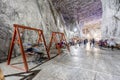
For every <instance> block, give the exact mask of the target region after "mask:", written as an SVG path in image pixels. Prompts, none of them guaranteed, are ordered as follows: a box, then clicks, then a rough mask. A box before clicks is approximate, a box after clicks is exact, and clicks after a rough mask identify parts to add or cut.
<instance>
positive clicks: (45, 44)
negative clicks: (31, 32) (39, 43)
mask: <svg viewBox="0 0 120 80" xmlns="http://www.w3.org/2000/svg"><path fill="white" fill-rule="evenodd" d="M41 36H42V38H43V42H44V45H45V49H46V52H47V55H48V59H50V54H49V52H48V47H47V44H46V41H45V37H44V35H43V31H41Z"/></svg>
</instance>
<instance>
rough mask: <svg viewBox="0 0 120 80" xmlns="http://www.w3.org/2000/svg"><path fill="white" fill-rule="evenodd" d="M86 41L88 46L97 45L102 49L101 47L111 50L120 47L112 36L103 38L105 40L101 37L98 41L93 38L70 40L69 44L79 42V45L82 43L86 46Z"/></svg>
mask: <svg viewBox="0 0 120 80" xmlns="http://www.w3.org/2000/svg"><path fill="white" fill-rule="evenodd" d="M88 42H89V44H90V47H95V46H99V48H100V49H102V48H103V47H105V48H111V50H113V49H114V48H120V45H119V44H117V43H116V42H115V40H114V39H113V38H112V39H105V40H102V39H101V40H99V41H96V40H95V39H94V38H93V39H90V40H88V39H83V40H70V41H69V45H70V46H73V45H76V44H79V46H81V44H83V45H84V46H85V47H86V45H87V44H88Z"/></svg>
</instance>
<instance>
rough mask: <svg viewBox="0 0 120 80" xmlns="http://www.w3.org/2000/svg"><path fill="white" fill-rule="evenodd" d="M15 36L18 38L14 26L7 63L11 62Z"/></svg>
mask: <svg viewBox="0 0 120 80" xmlns="http://www.w3.org/2000/svg"><path fill="white" fill-rule="evenodd" d="M15 38H16V28H14V33H13V37H12V41H11V44H10V51H9V53H8V59H7V65H9V64H10V61H11V57H12V51H13V48H14V44H15V43H14V41H15Z"/></svg>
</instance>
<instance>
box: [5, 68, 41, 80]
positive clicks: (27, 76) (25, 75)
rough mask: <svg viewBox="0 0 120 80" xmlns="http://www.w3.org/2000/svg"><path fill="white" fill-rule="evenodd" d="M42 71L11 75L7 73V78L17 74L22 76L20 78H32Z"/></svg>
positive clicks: (24, 79) (23, 79)
mask: <svg viewBox="0 0 120 80" xmlns="http://www.w3.org/2000/svg"><path fill="white" fill-rule="evenodd" d="M40 71H41V70H34V71H28V72H21V73H15V74H9V75H5V78H6V77H11V76H17V77H22V78H21V79H20V80H32V79H33V78H34V77H35V76H36V75H37V74H38V73H39V72H40Z"/></svg>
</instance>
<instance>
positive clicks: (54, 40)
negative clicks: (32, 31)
mask: <svg viewBox="0 0 120 80" xmlns="http://www.w3.org/2000/svg"><path fill="white" fill-rule="evenodd" d="M57 35H58V36H59V37H60V40H58V39H57V37H58V36H57ZM58 41H59V42H58ZM62 41H65V43H66V44H65V45H66V46H67V49H68V51H70V49H69V45H68V44H67V41H66V38H65V35H64V33H61V32H52V36H51V39H50V44H49V47H48V52H50V48H51V46H52V43H53V42H55V47H56V48H57V49H58V55H59V54H60V52H61V42H62Z"/></svg>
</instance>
